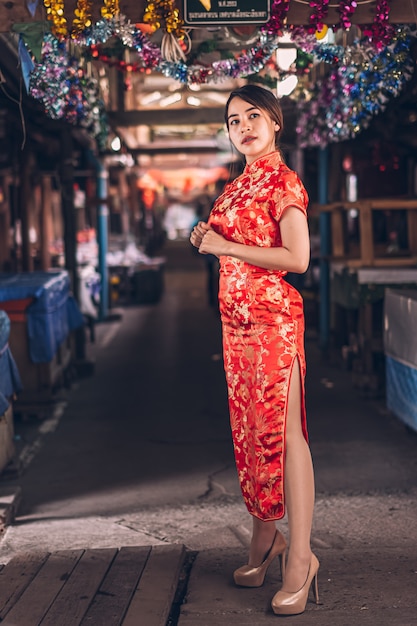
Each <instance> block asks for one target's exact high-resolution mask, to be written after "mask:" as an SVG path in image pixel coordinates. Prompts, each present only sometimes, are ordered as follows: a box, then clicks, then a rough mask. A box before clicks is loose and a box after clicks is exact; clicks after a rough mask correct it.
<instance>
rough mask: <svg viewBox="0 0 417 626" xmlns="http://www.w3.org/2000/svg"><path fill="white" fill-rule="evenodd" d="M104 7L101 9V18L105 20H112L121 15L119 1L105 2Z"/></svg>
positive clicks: (106, 0) (105, 0) (107, 0)
mask: <svg viewBox="0 0 417 626" xmlns="http://www.w3.org/2000/svg"><path fill="white" fill-rule="evenodd" d="M103 5H104V6H102V7H101V9H100V13H101V17H104V19H105V20H111V19H112V18H114V17H117V16H118V15H119V13H120V7H119V0H103Z"/></svg>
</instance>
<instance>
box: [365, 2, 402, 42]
mask: <svg viewBox="0 0 417 626" xmlns="http://www.w3.org/2000/svg"><path fill="white" fill-rule="evenodd" d="M390 8H391V7H390V5H389V2H388V0H377V3H376V7H375V17H374V21H373V23H372V24H370V25H369V26H366V27H365V28H364V29H363V34H364V36H365V37H368V39H369V41H370V42H371V43H372V44H373V45H374V46H375V47H376V48H377V50H382V48H384V47H385V46H387V45H388V44H389V43H390V41H391V40H392V37H393V34H394V30H395V26H393V25H392V24H390V23H389V21H388V20H389V13H390Z"/></svg>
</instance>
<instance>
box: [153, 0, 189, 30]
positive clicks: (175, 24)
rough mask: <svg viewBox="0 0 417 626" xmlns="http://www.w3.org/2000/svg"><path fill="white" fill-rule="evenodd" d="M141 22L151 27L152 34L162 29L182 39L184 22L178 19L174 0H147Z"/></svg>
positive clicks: (177, 10)
mask: <svg viewBox="0 0 417 626" xmlns="http://www.w3.org/2000/svg"><path fill="white" fill-rule="evenodd" d="M143 21H144V23H145V24H149V25H150V26H151V27H152V30H153V32H155V31H157V30H158V29H159V28H163V29H164V30H165V31H166V32H167V33H169V34H171V33H172V34H173V35H175V36H176V38H177V39H183V38H184V36H185V32H184V22H183V20H182V19H181V18H180V12H179V9H177V8H176V6H175V0H148V3H147V5H146V7H145V12H144V14H143Z"/></svg>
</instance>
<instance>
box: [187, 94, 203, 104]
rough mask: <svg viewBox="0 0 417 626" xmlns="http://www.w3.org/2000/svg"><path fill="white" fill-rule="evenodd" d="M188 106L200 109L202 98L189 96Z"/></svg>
mask: <svg viewBox="0 0 417 626" xmlns="http://www.w3.org/2000/svg"><path fill="white" fill-rule="evenodd" d="M187 104H189V105H190V106H192V107H199V106H200V104H201V100H200V98H196V97H195V96H188V98H187Z"/></svg>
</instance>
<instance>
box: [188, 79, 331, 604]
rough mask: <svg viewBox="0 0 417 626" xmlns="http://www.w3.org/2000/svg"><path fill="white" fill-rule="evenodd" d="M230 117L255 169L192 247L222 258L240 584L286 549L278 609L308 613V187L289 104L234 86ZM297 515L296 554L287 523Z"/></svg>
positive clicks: (260, 577)
mask: <svg viewBox="0 0 417 626" xmlns="http://www.w3.org/2000/svg"><path fill="white" fill-rule="evenodd" d="M225 120H226V124H227V127H228V130H229V136H230V140H231V141H232V143H233V145H234V146H235V147H236V149H237V150H238V151H239V152H240V153H241V154H243V155H244V157H245V159H246V167H245V170H244V172H243V173H242V174H241V175H240V176H238V177H237V178H236V179H235V180H234V181H233V182H232V183H230V184H229V185H227V186H226V188H225V190H224V192H223V194H222V195H221V196H220V197H219V198H218V199H217V201H216V203H215V205H214V207H213V210H212V212H211V214H210V217H209V220H208V223H206V222H199V223H198V224H197V225H196V226H195V227H194V229H193V232H192V234H191V238H190V240H191V243H192V244H193V245H194V246H196V247H197V248H198V250H199V252H200V253H201V254H214V255H216V256H218V257H219V259H220V287H219V305H220V312H221V318H222V328H223V348H224V365H225V371H226V378H227V385H228V396H229V410H230V419H231V427H232V434H233V443H234V451H235V458H236V465H237V469H238V475H239V480H240V485H241V489H242V493H243V497H244V500H245V503H246V506H247V508H248V511H249V513H250V514H251V515H252V520H253V534H252V540H251V545H250V552H249V560H248V564H247V565H244V566H243V567H241V568H239V569H238V570H236V571H235V573H234V579H235V582H236V583H237V584H238V585H241V586H246V587H257V586H261V585H262V584H263V582H264V578H265V574H266V571H267V569H268V567H269V565H270V564H271V562H272V561H273V560H274V558H275V557H277V556H278V557H280V559H281V571H282V574H283V585H282V589H281V590H280V591H278V593H276V594H275V596H274V598H273V600H272V608H273V611H274V612H275V613H277V614H281V615H295V614H298V613H302V612H303V611H304V610H305V607H306V603H307V599H308V593H309V589H310V587H311V584H312V582H313V581H315V587H314V591H315V595H316V601H318V598H317V572H318V568H319V562H318V560H317V558H316V557H315V555H314V554H312V552H311V547H310V534H311V525H312V517H313V507H314V475H313V466H312V461H311V455H310V450H309V446H308V443H307V429H306V417H305V404H304V377H305V357H304V314H303V303H302V298H301V296H300V294H299V293H298V291H296V290H295V289H294V288H293V287H291V286H290V285H289V284H288V283H287V282H286V281H285V280H284V276H285V274H286V273H287V272H295V273H303V272H305V271H306V269H307V266H308V263H309V256H310V248H309V234H308V227H307V219H306V209H307V203H308V197H307V193H306V191H305V189H304V187H303V185H302V183H301V182H300V180H299V178H298V176H297V175H296V174H295V172H292V171H291V170H290V169H288V167H287V166H286V165H285V164H284V162H283V159H282V156H281V153H280V151H279V148H278V140H279V137H280V134H281V132H282V129H283V120H282V111H281V107H280V105H279V102H278V100H277V99H276V98H275V96H274V95H273V94H272V93H271V92H270V91H268V90H266V89H263V88H262V87H258V86H255V85H246V86H244V87H241V88H240V89H237V90H236V91H233V92H232V93H231V94H230V96H229V99H228V101H227V104H226V110H225ZM285 509H286V511H287V514H288V524H289V536H290V543H289V551H288V560H287V564H286V567H285V558H284V557H285V551H286V542H285V539H284V537H283V535H282V534H281V533H280V531H279V530H277V529H276V525H275V522H276V520H279V519H281V518H282V517H283V516H284V514H285Z"/></svg>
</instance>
